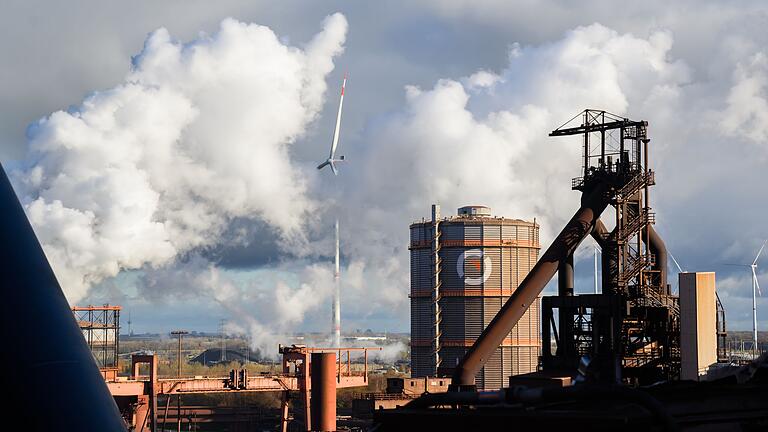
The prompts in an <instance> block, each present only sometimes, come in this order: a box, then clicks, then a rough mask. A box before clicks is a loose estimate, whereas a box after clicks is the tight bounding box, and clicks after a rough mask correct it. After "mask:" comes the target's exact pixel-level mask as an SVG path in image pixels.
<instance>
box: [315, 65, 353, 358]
mask: <svg viewBox="0 0 768 432" xmlns="http://www.w3.org/2000/svg"><path fill="white" fill-rule="evenodd" d="M346 86H347V75H346V74H345V75H344V81H342V83H341V97H340V99H339V111H338V113H337V114H336V127H335V128H334V129H333V141H331V152H330V154H329V155H328V159H326V160H325V162H323V163H321V164H320V165H318V166H317V169H319V170H321V169H323V168H324V167H325V166H330V167H331V171H333V174H334V175H339V172H338V170H337V169H336V162H342V161H344V156H339V158H338V159H336V158H335V156H336V147H337V146H338V145H339V131H340V130H341V108H342V107H343V106H344V89H345V87H346ZM335 230H336V251H335V252H336V254H335V260H334V272H333V283H334V293H333V310H332V318H333V342H332V344H333V346H334V347H340V346H341V280H340V269H339V218H338V216H337V217H336V225H335Z"/></svg>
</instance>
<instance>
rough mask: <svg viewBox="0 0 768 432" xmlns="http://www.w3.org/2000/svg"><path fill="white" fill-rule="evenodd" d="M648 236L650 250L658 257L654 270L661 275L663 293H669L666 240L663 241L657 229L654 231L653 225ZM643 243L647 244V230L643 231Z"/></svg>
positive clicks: (650, 226) (649, 227)
mask: <svg viewBox="0 0 768 432" xmlns="http://www.w3.org/2000/svg"><path fill="white" fill-rule="evenodd" d="M647 227H648V228H647V230H648V232H647V234H648V240H649V243H650V244H649V245H648V248H649V249H650V250H651V253H652V254H654V255H656V264H654V265H653V269H654V270H658V271H659V274H660V279H661V280H660V284H661V290H662V292H665V293H666V292H667V260H668V259H669V258H668V255H667V245H665V244H664V240H662V239H661V236H659V234H658V233H657V232H656V230H655V229H653V226H652V225H648V226H647ZM642 238H643V242H645V238H646V230H645V229H644V230H643V235H642Z"/></svg>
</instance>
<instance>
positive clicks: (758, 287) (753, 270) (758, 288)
mask: <svg viewBox="0 0 768 432" xmlns="http://www.w3.org/2000/svg"><path fill="white" fill-rule="evenodd" d="M752 277H753V278H755V285H756V286H757V293H758V294H760V297H762V296H763V292H762V291H760V282H758V281H757V273H756V272H755V268H754V267H752Z"/></svg>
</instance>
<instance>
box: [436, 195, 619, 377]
mask: <svg viewBox="0 0 768 432" xmlns="http://www.w3.org/2000/svg"><path fill="white" fill-rule="evenodd" d="M606 189H607V186H606V185H605V184H604V183H600V184H598V186H596V187H595V188H594V189H593V190H592V191H591V192H590V193H589V195H587V194H584V195H582V200H581V208H580V209H579V210H578V211H577V212H576V214H574V215H573V217H572V218H571V220H570V222H568V224H567V225H566V226H565V228H563V230H562V231H561V232H560V234H559V235H558V236H557V237H556V238H555V240H554V241H553V242H552V244H551V245H550V246H549V248H548V249H547V251H546V252H544V255H542V257H541V258H540V259H539V261H538V262H537V263H536V265H535V266H533V268H532V269H531V271H530V272H529V273H528V275H527V276H526V277H525V279H523V281H522V282H521V283H520V286H518V288H517V289H516V290H515V291H514V292H513V293H512V295H511V296H510V297H509V299H508V300H507V302H506V303H504V306H502V308H501V310H499V313H497V314H496V316H495V317H494V318H493V320H492V321H491V323H490V324H488V327H486V328H485V330H483V332H482V333H481V334H480V337H479V338H477V340H476V341H475V343H474V344H473V345H472V347H471V348H470V349H469V351H467V353H466V354H465V355H464V358H463V359H462V360H461V362H460V363H459V364H458V365H457V366H456V369H455V370H454V374H453V380H452V383H451V386H450V390H451V391H462V390H474V389H475V375H476V374H477V372H478V371H480V369H481V368H482V367H483V366H484V365H485V363H486V362H487V361H488V359H489V358H490V356H491V354H493V352H494V351H495V350H496V348H497V347H498V346H499V345H500V344H501V342H502V341H503V340H504V338H505V337H506V336H507V335H508V334H509V332H510V331H511V330H512V327H514V326H515V324H517V322H518V320H520V317H522V316H523V314H524V313H525V311H526V310H527V309H528V307H529V306H530V305H531V304H532V303H533V302H534V301H536V297H537V296H538V295H539V294H540V293H541V291H542V290H543V289H544V287H545V286H546V285H547V283H548V282H549V281H550V280H551V279H552V277H553V276H554V275H555V272H557V269H558V267H559V266H560V263H561V262H562V261H564V260H565V259H567V258H568V256H569V255H572V254H573V252H574V251H575V250H576V248H577V247H578V246H579V243H581V241H582V240H584V238H585V237H586V236H588V235H589V234H590V233H591V232H592V230H593V229H594V226H595V221H597V220H598V218H599V217H600V214H601V213H602V212H603V210H605V208H606V207H607V206H608V199H607V196H606Z"/></svg>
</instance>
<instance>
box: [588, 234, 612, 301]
mask: <svg viewBox="0 0 768 432" xmlns="http://www.w3.org/2000/svg"><path fill="white" fill-rule="evenodd" d="M611 235H612V233H611V232H609V231H608V228H606V226H605V224H604V223H603V221H602V220H600V219H598V220H597V221H596V222H595V228H594V229H593V230H592V238H593V239H594V240H595V241H596V242H597V244H598V246H600V250H601V251H602V254H601V255H602V256H601V259H600V265H601V267H602V269H603V272H602V273H603V275H602V280H603V290H604V293H606V294H611V293H612V292H613V287H615V286H616V281H617V280H618V275H616V269H617V268H618V259H617V256H616V249H615V248H613V249H612V248H611V245H610V242H609V239H610V238H611Z"/></svg>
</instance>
